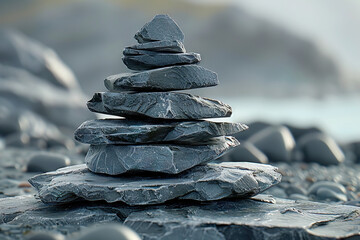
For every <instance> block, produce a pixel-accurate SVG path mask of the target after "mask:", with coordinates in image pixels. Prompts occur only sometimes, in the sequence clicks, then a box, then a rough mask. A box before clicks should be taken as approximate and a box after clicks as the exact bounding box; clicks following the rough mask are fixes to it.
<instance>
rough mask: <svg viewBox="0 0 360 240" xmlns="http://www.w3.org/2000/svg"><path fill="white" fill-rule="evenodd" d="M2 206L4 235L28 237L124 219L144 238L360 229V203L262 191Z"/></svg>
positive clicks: (307, 234) (17, 200)
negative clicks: (204, 197) (154, 201)
mask: <svg viewBox="0 0 360 240" xmlns="http://www.w3.org/2000/svg"><path fill="white" fill-rule="evenodd" d="M347 204H354V205H356V204H358V203H356V202H347ZM0 206H1V208H0V222H1V223H7V224H0V229H1V231H0V238H4V239H22V238H23V234H25V233H28V232H29V230H30V231H35V230H36V231H41V230H43V231H61V232H62V233H64V234H66V235H69V237H71V239H73V238H74V237H77V236H79V233H78V231H79V230H80V229H83V231H84V230H86V228H87V227H91V228H93V225H92V224H93V223H97V224H107V223H111V222H116V223H118V222H124V221H125V225H126V226H128V227H130V228H132V229H133V230H135V231H136V232H137V233H138V234H139V235H140V237H141V238H142V239H144V240H148V239H160V240H162V239H169V238H170V239H174V240H177V239H202V238H201V237H203V236H204V238H203V239H216V240H218V239H318V240H320V239H321V240H322V239H324V240H328V239H356V238H358V237H359V232H360V227H359V226H360V216H359V214H357V213H358V211H359V208H358V207H354V206H348V205H342V204H336V203H334V204H328V203H327V204H324V203H317V202H309V201H304V200H303V201H293V200H285V199H278V198H272V197H269V196H264V195H262V194H260V195H257V196H255V197H253V198H252V199H231V200H229V199H228V200H219V201H212V202H202V203H196V202H184V201H176V202H171V203H167V204H166V205H157V206H148V207H147V206H139V207H134V206H127V205H124V204H117V203H113V204H109V203H104V202H86V201H82V202H79V203H72V204H66V205H57V206H53V205H49V204H43V203H42V202H40V200H39V199H36V198H35V197H34V196H33V195H28V196H20V197H11V198H5V199H0ZM87 231H90V229H89V230H87ZM76 234H77V235H76ZM80 236H82V232H80Z"/></svg>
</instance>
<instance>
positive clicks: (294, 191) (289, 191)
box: [285, 185, 307, 196]
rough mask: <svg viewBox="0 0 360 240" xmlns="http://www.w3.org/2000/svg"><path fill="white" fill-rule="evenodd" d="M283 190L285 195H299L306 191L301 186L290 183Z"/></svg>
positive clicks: (304, 193) (305, 193)
mask: <svg viewBox="0 0 360 240" xmlns="http://www.w3.org/2000/svg"><path fill="white" fill-rule="evenodd" d="M285 192H286V194H287V195H289V196H290V195H292V194H301V195H305V196H306V195H307V191H306V190H305V189H304V188H303V187H301V186H296V185H290V186H289V187H287V188H286V189H285Z"/></svg>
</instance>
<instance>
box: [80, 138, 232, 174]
mask: <svg viewBox="0 0 360 240" xmlns="http://www.w3.org/2000/svg"><path fill="white" fill-rule="evenodd" d="M213 141H214V142H211V143H209V144H206V145H199V146H194V145H192V146H190V145H188V146H186V145H91V146H90V149H89V151H88V153H87V155H86V157H85V162H86V165H87V167H88V168H89V169H90V171H92V172H95V173H104V174H109V175H118V174H122V173H126V172H132V171H150V172H160V173H168V174H177V173H180V172H183V171H185V170H187V169H189V168H191V167H194V166H196V165H199V164H202V163H206V162H210V161H213V160H215V159H217V158H219V157H221V156H222V155H223V154H225V153H226V151H227V150H229V149H231V148H234V147H236V146H238V145H239V142H238V141H237V140H236V139H235V138H233V137H220V138H218V139H216V140H213Z"/></svg>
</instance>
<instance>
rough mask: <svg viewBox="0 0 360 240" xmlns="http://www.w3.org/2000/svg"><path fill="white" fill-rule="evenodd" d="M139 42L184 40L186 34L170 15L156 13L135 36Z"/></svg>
mask: <svg viewBox="0 0 360 240" xmlns="http://www.w3.org/2000/svg"><path fill="white" fill-rule="evenodd" d="M134 38H135V39H136V40H137V41H138V42H139V43H144V42H152V41H160V40H178V41H180V42H183V41H184V34H183V32H182V31H181V29H180V28H179V26H178V25H177V24H176V22H175V21H174V20H173V19H172V18H170V17H169V16H168V15H164V14H159V15H156V16H155V17H154V18H153V19H152V20H151V21H150V22H148V23H146V24H145V25H144V26H143V27H142V28H141V29H140V30H139V31H138V32H137V33H136V34H135V36H134Z"/></svg>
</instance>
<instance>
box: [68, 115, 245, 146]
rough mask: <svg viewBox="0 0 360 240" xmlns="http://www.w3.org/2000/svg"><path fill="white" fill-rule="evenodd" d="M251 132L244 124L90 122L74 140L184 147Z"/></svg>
mask: <svg viewBox="0 0 360 240" xmlns="http://www.w3.org/2000/svg"><path fill="white" fill-rule="evenodd" d="M246 129H248V126H246V125H245V124H241V123H227V122H211V121H201V120H199V121H185V122H184V121H161V120H159V121H150V120H146V121H144V120H129V119H96V120H89V121H86V122H84V123H83V124H81V125H80V127H78V129H76V131H75V133H74V136H75V139H76V140H77V141H79V142H82V143H87V144H92V145H102V144H144V143H182V144H193V145H196V144H206V143H207V142H208V141H209V139H211V138H214V137H220V136H228V135H233V134H235V133H238V132H241V131H244V130H246Z"/></svg>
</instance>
